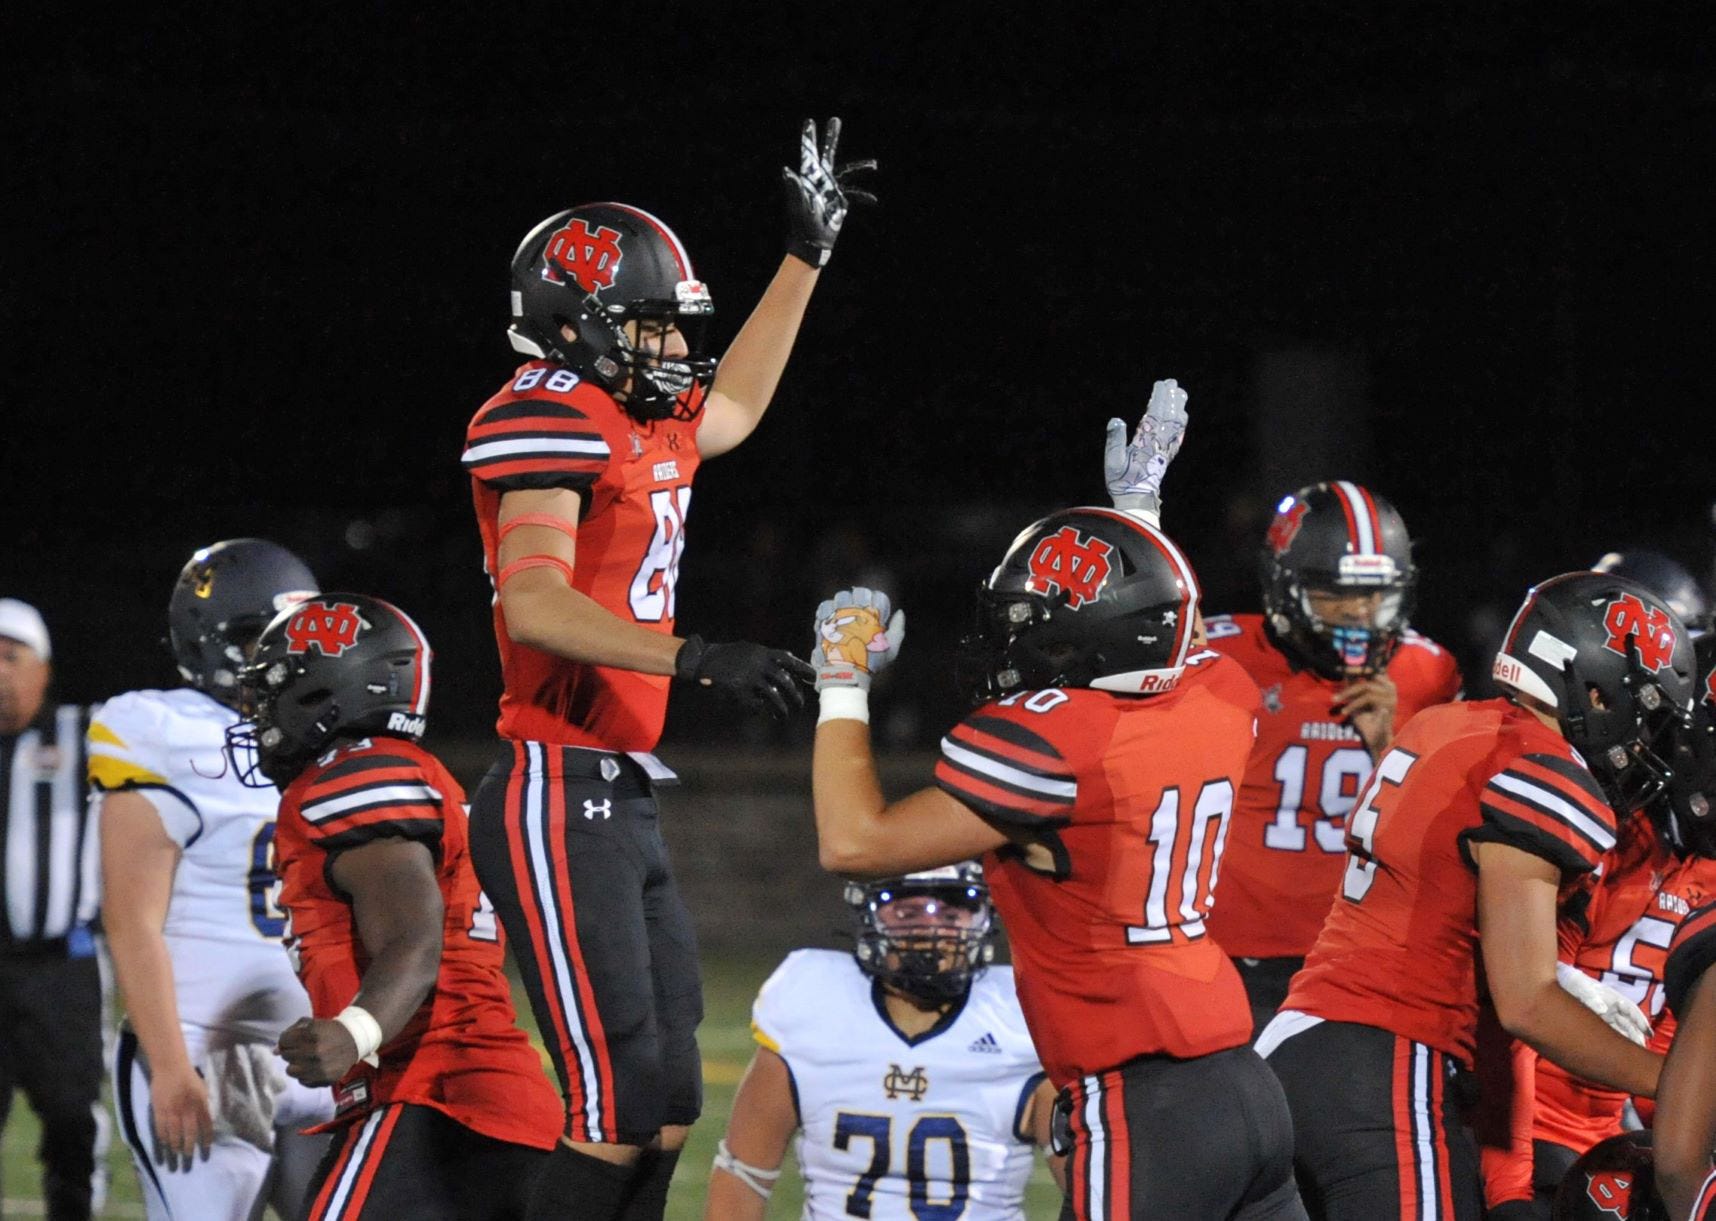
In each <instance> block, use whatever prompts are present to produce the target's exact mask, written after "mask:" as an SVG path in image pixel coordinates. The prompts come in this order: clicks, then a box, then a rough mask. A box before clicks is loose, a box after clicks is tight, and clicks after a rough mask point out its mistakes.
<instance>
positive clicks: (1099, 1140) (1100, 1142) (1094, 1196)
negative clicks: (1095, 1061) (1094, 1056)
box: [1084, 1077, 1108, 1218]
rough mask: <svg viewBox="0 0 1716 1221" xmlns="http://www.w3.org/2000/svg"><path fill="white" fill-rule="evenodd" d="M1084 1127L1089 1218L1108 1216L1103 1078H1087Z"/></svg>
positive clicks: (1106, 1135) (1085, 1080)
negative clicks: (1087, 1145)
mask: <svg viewBox="0 0 1716 1221" xmlns="http://www.w3.org/2000/svg"><path fill="white" fill-rule="evenodd" d="M1084 1089H1085V1093H1084V1126H1085V1130H1086V1131H1087V1132H1089V1133H1090V1162H1089V1166H1090V1172H1089V1174H1087V1175H1086V1179H1087V1181H1088V1183H1089V1187H1090V1191H1089V1201H1090V1215H1091V1216H1092V1217H1098V1218H1100V1217H1106V1216H1107V1215H1108V1132H1107V1130H1106V1129H1104V1128H1103V1126H1102V1078H1100V1077H1086V1078H1085V1079H1084Z"/></svg>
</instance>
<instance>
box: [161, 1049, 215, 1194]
mask: <svg viewBox="0 0 1716 1221" xmlns="http://www.w3.org/2000/svg"><path fill="white" fill-rule="evenodd" d="M149 1117H150V1120H151V1121H152V1122H153V1124H154V1128H155V1133H154V1135H155V1160H156V1161H158V1162H162V1163H164V1164H165V1165H166V1167H167V1169H168V1170H189V1169H190V1168H191V1167H192V1166H193V1165H194V1164H195V1160H196V1158H197V1157H198V1156H199V1155H200V1156H201V1158H202V1160H204V1161H207V1160H208V1156H209V1145H210V1144H212V1143H213V1142H214V1117H213V1116H212V1115H211V1114H210V1113H209V1089H208V1086H207V1084H205V1083H204V1081H203V1078H202V1074H200V1073H198V1072H197V1070H196V1069H194V1068H192V1067H191V1066H190V1065H189V1064H188V1063H187V1064H186V1065H185V1066H184V1067H183V1068H180V1069H173V1070H169V1071H167V1072H155V1073H153V1074H152V1075H151V1076H150V1079H149Z"/></svg>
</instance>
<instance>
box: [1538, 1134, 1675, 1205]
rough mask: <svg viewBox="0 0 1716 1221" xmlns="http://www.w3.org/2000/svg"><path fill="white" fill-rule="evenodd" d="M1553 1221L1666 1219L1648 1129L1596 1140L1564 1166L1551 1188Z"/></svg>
mask: <svg viewBox="0 0 1716 1221" xmlns="http://www.w3.org/2000/svg"><path fill="white" fill-rule="evenodd" d="M1550 1217H1551V1218H1552V1221H1670V1217H1669V1215H1668V1207H1667V1206H1666V1205H1665V1204H1664V1203H1663V1202H1662V1196H1660V1195H1659V1194H1657V1189H1656V1155H1655V1152H1654V1151H1653V1150H1652V1148H1651V1134H1650V1132H1649V1131H1643V1132H1622V1133H1621V1134H1620V1135H1619V1136H1611V1137H1609V1138H1608V1139H1607V1140H1601V1141H1598V1142H1597V1143H1596V1144H1594V1145H1592V1146H1591V1147H1590V1148H1589V1149H1587V1150H1585V1152H1584V1153H1583V1154H1582V1155H1581V1156H1580V1158H1579V1160H1578V1161H1576V1162H1574V1163H1573V1164H1572V1165H1571V1166H1569V1167H1568V1168H1567V1173H1566V1174H1564V1175H1562V1176H1561V1184H1560V1186H1558V1187H1557V1188H1556V1189H1555V1204H1554V1206H1553V1208H1552V1209H1551V1210H1550Z"/></svg>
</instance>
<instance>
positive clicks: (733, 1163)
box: [715, 1136, 781, 1200]
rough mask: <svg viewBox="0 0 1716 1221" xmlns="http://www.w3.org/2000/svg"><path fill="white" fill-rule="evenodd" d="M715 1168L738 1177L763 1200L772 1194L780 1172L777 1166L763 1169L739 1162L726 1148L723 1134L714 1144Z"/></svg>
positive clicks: (725, 1139)
mask: <svg viewBox="0 0 1716 1221" xmlns="http://www.w3.org/2000/svg"><path fill="white" fill-rule="evenodd" d="M715 1169H717V1170H725V1171H726V1172H727V1173H728V1174H730V1175H732V1176H733V1177H734V1178H736V1179H738V1180H739V1181H740V1182H741V1183H743V1184H744V1185H745V1186H746V1187H749V1188H750V1189H751V1190H752V1191H754V1192H756V1193H757V1194H758V1195H760V1196H762V1197H763V1199H765V1200H766V1199H768V1198H769V1197H770V1196H771V1195H773V1194H774V1190H775V1183H776V1181H777V1180H778V1179H779V1178H780V1177H781V1172H780V1170H779V1169H778V1168H777V1169H774V1170H764V1169H763V1168H762V1167H760V1166H753V1165H751V1164H750V1163H748V1162H741V1161H740V1160H739V1159H738V1158H736V1157H734V1156H733V1151H732V1150H731V1149H729V1148H727V1138H726V1137H725V1136H723V1137H722V1138H721V1141H720V1143H719V1144H717V1145H716V1146H715Z"/></svg>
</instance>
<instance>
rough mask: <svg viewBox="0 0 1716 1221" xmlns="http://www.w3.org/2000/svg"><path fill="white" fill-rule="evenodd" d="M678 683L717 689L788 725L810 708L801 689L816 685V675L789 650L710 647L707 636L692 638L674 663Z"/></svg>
mask: <svg viewBox="0 0 1716 1221" xmlns="http://www.w3.org/2000/svg"><path fill="white" fill-rule="evenodd" d="M674 677H676V678H682V679H685V680H686V681H688V682H694V683H698V684H700V685H701V686H704V687H714V688H715V689H716V690H717V691H720V692H721V693H722V694H723V695H726V696H729V697H730V698H732V699H735V700H737V701H739V703H741V704H743V705H745V706H746V707H747V708H767V709H768V710H769V711H770V712H772V713H773V714H774V715H775V716H777V717H779V718H781V719H782V720H784V719H786V718H787V717H788V716H791V715H792V713H793V711H794V710H795V709H798V708H803V707H804V689H803V687H802V685H801V684H804V683H808V682H810V681H811V680H813V679H814V678H815V677H816V671H815V670H813V669H811V668H810V666H808V665H807V664H805V663H804V662H802V661H800V660H799V659H798V658H796V657H794V656H793V655H792V654H791V653H788V652H787V651H786V650H785V649H770V648H765V647H764V646H762V645H760V644H751V643H749V642H748V641H742V640H741V641H736V642H734V643H732V644H705V643H704V641H703V637H701V636H687V637H686V638H685V643H684V644H683V645H681V646H680V648H679V656H678V657H677V658H676V659H675V660H674Z"/></svg>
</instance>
